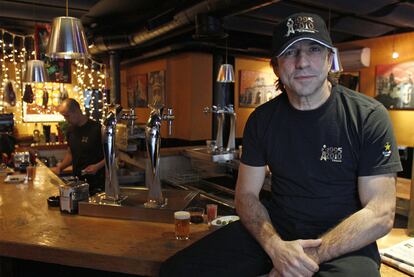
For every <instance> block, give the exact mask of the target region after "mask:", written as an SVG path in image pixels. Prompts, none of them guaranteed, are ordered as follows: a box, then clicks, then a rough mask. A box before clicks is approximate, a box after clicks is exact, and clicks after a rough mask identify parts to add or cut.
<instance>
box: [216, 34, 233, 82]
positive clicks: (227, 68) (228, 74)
mask: <svg viewBox="0 0 414 277" xmlns="http://www.w3.org/2000/svg"><path fill="white" fill-rule="evenodd" d="M217 82H219V83H234V70H233V65H231V64H229V63H227V40H226V62H225V63H224V64H222V65H221V66H220V69H219V73H218V75H217Z"/></svg>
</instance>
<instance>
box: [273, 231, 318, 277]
mask: <svg viewBox="0 0 414 277" xmlns="http://www.w3.org/2000/svg"><path fill="white" fill-rule="evenodd" d="M321 242H322V240H320V239H315V240H295V241H282V240H280V239H279V238H277V239H275V240H273V241H272V242H271V243H272V244H273V247H272V249H273V251H272V252H273V253H270V256H271V257H272V262H273V267H274V268H273V270H272V271H271V272H270V273H269V277H274V276H312V275H313V274H314V273H315V272H317V271H318V270H319V266H318V264H317V262H316V261H315V260H314V259H313V257H309V256H308V255H307V253H306V251H307V249H312V248H315V247H318V246H319V245H320V244H321ZM309 253H310V251H309Z"/></svg>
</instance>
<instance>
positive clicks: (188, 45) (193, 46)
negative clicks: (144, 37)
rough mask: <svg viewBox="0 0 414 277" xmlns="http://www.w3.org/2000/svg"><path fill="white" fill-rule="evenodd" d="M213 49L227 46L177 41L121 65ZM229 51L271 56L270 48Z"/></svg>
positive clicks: (232, 49)
mask: <svg viewBox="0 0 414 277" xmlns="http://www.w3.org/2000/svg"><path fill="white" fill-rule="evenodd" d="M213 49H219V50H223V51H224V50H226V47H225V46H220V45H217V44H215V43H212V42H198V41H197V42H195V41H192V42H183V43H176V44H172V45H169V46H166V47H163V48H159V49H156V50H154V51H151V52H145V53H142V54H139V55H136V56H135V57H133V58H130V59H124V60H123V61H122V62H121V67H125V66H129V65H133V64H136V63H138V62H143V61H146V60H150V59H155V58H159V57H162V56H166V55H168V54H171V53H175V52H178V51H194V52H203V51H205V52H211V51H212V50H213ZM227 50H228V51H230V52H231V54H240V55H251V54H252V53H253V55H255V56H258V57H259V56H261V57H269V55H270V50H269V51H263V50H261V49H250V48H235V47H230V46H229V47H228V48H227Z"/></svg>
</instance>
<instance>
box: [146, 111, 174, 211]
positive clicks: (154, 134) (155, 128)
mask: <svg viewBox="0 0 414 277" xmlns="http://www.w3.org/2000/svg"><path fill="white" fill-rule="evenodd" d="M148 106H149V108H150V109H151V113H150V116H149V118H148V122H147V125H146V127H145V140H146V145H147V154H148V158H149V160H150V171H151V172H150V173H151V177H152V180H151V179H149V178H148V177H150V176H147V178H146V180H148V181H147V186H148V198H147V202H146V203H145V205H144V206H145V207H147V208H161V207H164V206H165V205H166V204H167V199H165V198H164V197H163V195H162V191H161V181H160V177H159V159H160V146H161V132H160V128H161V122H162V120H165V121H167V123H168V131H169V134H171V131H172V130H171V125H172V121H173V120H174V118H175V117H174V115H173V111H172V109H167V114H163V110H164V105H162V104H160V103H154V104H153V105H148ZM147 168H148V166H147ZM147 173H149V172H148V171H147ZM148 175H150V174H148Z"/></svg>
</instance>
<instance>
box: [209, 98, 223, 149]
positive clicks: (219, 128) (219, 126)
mask: <svg viewBox="0 0 414 277" xmlns="http://www.w3.org/2000/svg"><path fill="white" fill-rule="evenodd" d="M204 113H213V114H215V115H216V117H217V134H216V147H217V151H218V152H221V151H223V147H224V146H223V126H224V125H223V124H224V110H223V109H221V108H220V106H215V105H213V106H212V107H211V108H210V107H205V108H204Z"/></svg>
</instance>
